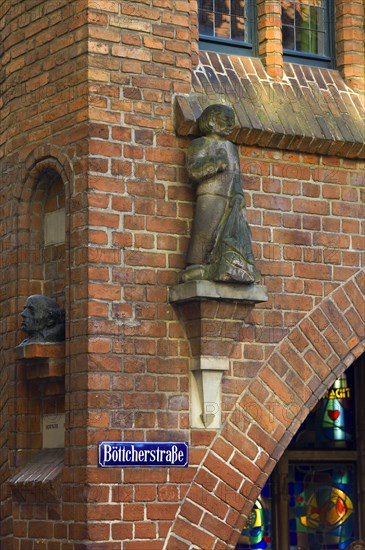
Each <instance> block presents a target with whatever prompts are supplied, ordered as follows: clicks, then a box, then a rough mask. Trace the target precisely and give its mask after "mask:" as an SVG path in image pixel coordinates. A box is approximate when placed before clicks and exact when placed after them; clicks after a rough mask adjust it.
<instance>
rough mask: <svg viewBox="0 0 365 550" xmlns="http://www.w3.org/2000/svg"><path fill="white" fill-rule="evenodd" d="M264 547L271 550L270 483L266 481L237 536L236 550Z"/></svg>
mask: <svg viewBox="0 0 365 550" xmlns="http://www.w3.org/2000/svg"><path fill="white" fill-rule="evenodd" d="M254 548H257V549H259V548H266V549H267V550H271V549H272V548H273V546H272V531H271V483H270V481H269V482H268V483H266V485H265V487H264V488H263V490H262V492H261V495H260V497H259V498H258V499H257V501H256V502H255V505H254V507H253V509H252V511H251V514H250V516H249V518H248V520H247V523H246V527H245V528H244V529H243V531H242V533H241V536H240V538H239V541H238V544H237V546H236V550H245V549H250V550H251V549H254Z"/></svg>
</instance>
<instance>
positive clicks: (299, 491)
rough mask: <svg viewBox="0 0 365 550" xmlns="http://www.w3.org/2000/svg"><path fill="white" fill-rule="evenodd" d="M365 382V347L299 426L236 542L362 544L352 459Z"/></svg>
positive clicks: (364, 521)
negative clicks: (364, 351)
mask: <svg viewBox="0 0 365 550" xmlns="http://www.w3.org/2000/svg"><path fill="white" fill-rule="evenodd" d="M364 387H365V353H364V354H363V355H362V356H361V357H360V358H359V359H358V360H357V361H355V362H354V364H353V365H352V367H350V368H349V369H348V370H347V371H346V373H344V374H343V375H342V376H340V377H339V378H338V379H337V380H336V381H335V382H334V384H333V385H332V387H331V388H330V389H329V390H328V391H327V392H326V393H325V394H324V396H323V398H322V399H321V400H320V401H319V403H318V404H317V406H316V407H315V409H314V410H313V411H312V412H311V413H310V414H309V415H308V417H307V419H306V420H305V422H304V423H303V424H302V426H301V427H300V429H299V430H298V432H297V434H296V436H295V437H294V439H293V441H292V443H291V445H290V446H289V448H288V450H287V451H286V452H285V453H284V455H283V457H282V458H281V459H280V461H279V463H278V464H277V466H276V468H275V470H274V472H273V474H272V475H271V476H270V478H269V480H268V482H267V483H266V485H265V488H264V490H263V491H262V493H261V495H260V497H259V498H258V499H257V501H256V503H255V506H254V508H253V510H252V512H251V515H250V517H249V518H248V520H247V524H246V526H245V528H244V529H243V531H242V533H241V536H240V538H239V542H238V544H237V546H236V549H235V550H252V549H261V548H263V549H265V548H266V549H267V550H345V549H348V550H350V548H365V540H362V541H361V540H359V539H365V497H364V495H365V477H364V474H363V466H362V464H361V460H360V461H359V458H360V459H361V455H360V456H359V451H360V450H361V449H363V448H365V447H364V445H365V441H364V439H363V438H364V437H365V400H363V399H362V394H363V388H364ZM355 390H356V400H355ZM355 442H356V445H355Z"/></svg>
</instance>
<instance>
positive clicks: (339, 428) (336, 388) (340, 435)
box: [290, 369, 355, 450]
mask: <svg viewBox="0 0 365 550" xmlns="http://www.w3.org/2000/svg"><path fill="white" fill-rule="evenodd" d="M354 411H355V403H354V386H353V370H352V369H351V370H348V371H347V372H346V373H345V374H343V375H342V376H341V377H340V378H339V379H338V380H336V382H335V383H334V384H333V386H332V387H331V389H330V390H329V391H328V392H326V394H325V395H324V397H323V398H322V399H321V400H320V401H319V403H318V404H317V406H316V407H315V409H314V410H313V411H312V412H311V413H310V414H309V415H308V417H307V419H306V420H305V421H304V423H303V424H302V426H301V427H300V428H299V430H298V432H297V433H296V435H295V437H294V439H293V441H292V443H291V444H290V448H291V449H324V450H325V449H328V448H329V449H353V448H354V446H355V434H354V423H355V413H354Z"/></svg>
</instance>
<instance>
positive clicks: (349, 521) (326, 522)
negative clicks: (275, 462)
mask: <svg viewBox="0 0 365 550" xmlns="http://www.w3.org/2000/svg"><path fill="white" fill-rule="evenodd" d="M288 481H289V487H288V488H289V542H290V546H289V549H290V550H338V549H342V548H349V546H350V544H351V542H352V541H354V540H355V538H356V532H355V530H356V525H355V514H354V504H355V503H356V497H355V486H356V485H355V466H354V464H353V463H348V464H346V463H345V464H343V463H342V464H338V463H336V464H335V463H332V464H323V463H318V462H317V463H307V464H297V463H291V464H289V472H288Z"/></svg>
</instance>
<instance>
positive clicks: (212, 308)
mask: <svg viewBox="0 0 365 550" xmlns="http://www.w3.org/2000/svg"><path fill="white" fill-rule="evenodd" d="M266 301H267V290H266V287H265V286H261V285H257V284H252V285H242V284H227V283H216V282H211V281H205V280H192V281H187V282H185V283H182V284H179V285H176V286H174V287H172V288H171V289H170V302H171V303H172V304H174V305H175V306H177V309H178V313H179V315H180V317H181V318H182V321H183V322H184V325H185V330H186V334H187V337H188V339H189V343H190V348H191V354H192V361H191V368H190V371H191V377H190V382H191V384H190V388H191V396H190V397H191V427H192V428H210V429H217V428H219V427H220V426H221V409H222V406H221V402H222V397H221V385H222V378H223V374H224V372H226V371H228V370H229V357H230V353H231V349H232V346H233V344H234V342H236V341H238V340H239V336H240V330H241V328H242V323H243V321H244V320H245V318H246V317H247V315H248V313H249V312H250V311H251V309H252V307H254V305H255V304H257V303H260V302H266Z"/></svg>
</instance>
